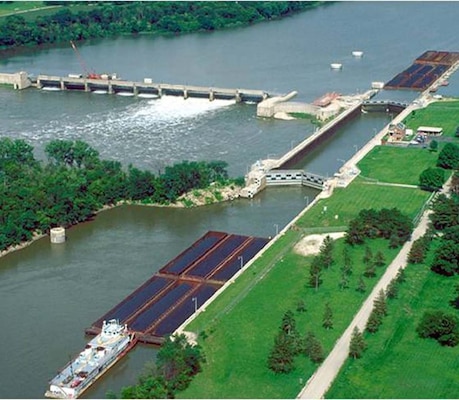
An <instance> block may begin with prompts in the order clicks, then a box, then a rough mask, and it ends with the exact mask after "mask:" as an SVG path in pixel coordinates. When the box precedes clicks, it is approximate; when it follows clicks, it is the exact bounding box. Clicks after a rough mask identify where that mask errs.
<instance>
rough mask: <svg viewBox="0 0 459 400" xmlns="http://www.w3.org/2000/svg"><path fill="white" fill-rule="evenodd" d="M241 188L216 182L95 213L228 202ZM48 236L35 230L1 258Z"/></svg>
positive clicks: (118, 204)
mask: <svg viewBox="0 0 459 400" xmlns="http://www.w3.org/2000/svg"><path fill="white" fill-rule="evenodd" d="M241 189H242V187H241V186H238V185H236V184H230V185H227V186H225V185H223V186H221V185H219V184H214V185H212V186H211V187H210V188H207V189H194V190H192V191H190V192H188V193H185V194H183V195H182V196H180V197H179V198H178V199H177V201H176V202H175V203H170V204H159V203H145V202H142V201H129V200H122V201H119V202H117V203H116V204H112V205H104V206H103V207H102V208H101V209H99V210H97V211H96V212H95V213H94V215H95V216H97V215H98V214H100V213H102V212H104V211H107V210H111V209H113V208H115V207H119V206H122V205H136V206H144V207H168V208H192V207H203V206H206V205H210V204H215V203H222V202H228V201H233V200H235V199H238V198H239V197H240V191H241ZM84 222H90V220H88V221H84ZM84 222H83V223H84ZM77 225H79V224H76V225H72V226H77ZM72 226H70V227H68V228H67V229H71V228H72ZM47 236H49V234H47V233H37V232H34V233H33V237H32V239H31V240H29V241H27V242H23V243H20V244H18V245H14V246H10V247H8V248H7V249H6V250H3V251H1V252H0V258H1V257H4V256H6V255H8V254H11V253H13V252H16V251H19V250H22V249H24V248H26V247H28V246H30V245H31V244H33V243H35V242H36V241H37V240H40V239H43V238H45V237H47Z"/></svg>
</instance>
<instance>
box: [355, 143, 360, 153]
mask: <svg viewBox="0 0 459 400" xmlns="http://www.w3.org/2000/svg"><path fill="white" fill-rule="evenodd" d="M354 149H355V152H356V153H357V152H358V151H359V146H357V145H356V144H354Z"/></svg>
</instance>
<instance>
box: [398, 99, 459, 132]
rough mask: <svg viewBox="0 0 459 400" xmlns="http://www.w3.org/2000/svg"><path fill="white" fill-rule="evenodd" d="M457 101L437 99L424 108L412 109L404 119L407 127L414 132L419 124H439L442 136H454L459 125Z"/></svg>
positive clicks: (458, 105)
mask: <svg viewBox="0 0 459 400" xmlns="http://www.w3.org/2000/svg"><path fill="white" fill-rule="evenodd" d="M458 114H459V101H458V100H451V101H449V100H448V101H446V100H443V101H438V102H435V103H432V104H430V105H429V106H427V107H426V108H423V109H420V110H415V111H413V112H412V113H411V114H410V115H409V116H408V117H407V118H406V119H405V121H404V123H405V125H406V127H407V128H410V129H413V130H414V132H416V130H417V129H418V127H420V126H439V127H442V128H443V136H450V137H454V136H455V134H456V128H457V127H458V126H459V121H458V119H457V115H458Z"/></svg>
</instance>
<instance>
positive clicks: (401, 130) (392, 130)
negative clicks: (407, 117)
mask: <svg viewBox="0 0 459 400" xmlns="http://www.w3.org/2000/svg"><path fill="white" fill-rule="evenodd" d="M388 133H389V136H391V138H392V140H391V141H400V140H403V139H404V138H405V135H406V126H405V124H404V123H402V122H399V123H398V124H390V125H389V130H388Z"/></svg>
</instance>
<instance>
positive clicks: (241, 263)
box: [237, 256, 244, 269]
mask: <svg viewBox="0 0 459 400" xmlns="http://www.w3.org/2000/svg"><path fill="white" fill-rule="evenodd" d="M237 259H238V260H239V261H240V265H239V268H240V269H242V267H243V266H244V257H242V256H238V258H237Z"/></svg>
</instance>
